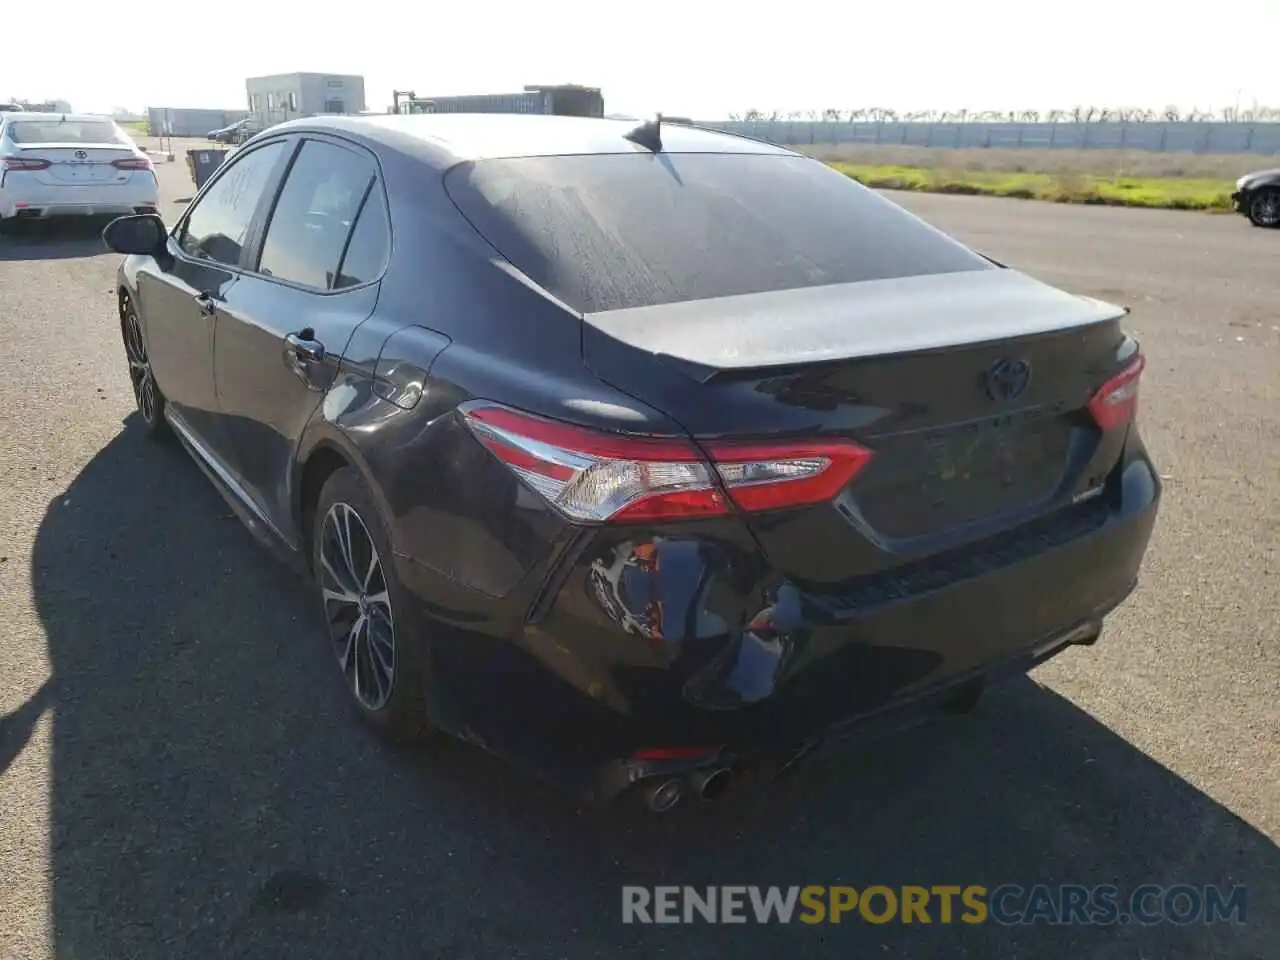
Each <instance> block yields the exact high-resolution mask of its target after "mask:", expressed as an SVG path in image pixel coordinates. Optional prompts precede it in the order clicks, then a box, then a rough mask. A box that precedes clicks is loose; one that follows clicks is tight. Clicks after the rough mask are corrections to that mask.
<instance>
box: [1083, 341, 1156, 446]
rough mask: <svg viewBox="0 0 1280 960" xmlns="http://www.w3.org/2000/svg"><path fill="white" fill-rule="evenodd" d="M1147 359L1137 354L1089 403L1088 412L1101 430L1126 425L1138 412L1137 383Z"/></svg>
mask: <svg viewBox="0 0 1280 960" xmlns="http://www.w3.org/2000/svg"><path fill="white" fill-rule="evenodd" d="M1146 365H1147V358H1146V357H1144V356H1143V355H1142V354H1138V355H1137V356H1136V357H1134V358H1133V360H1131V361H1130V362H1129V364H1128V365H1127V366H1126V367H1125V368H1124V369H1123V370H1121V371H1120V372H1119V373H1118V374H1116V375H1115V376H1114V377H1112V378H1111V379H1110V380H1108V381H1107V382H1106V383H1104V384H1103V385H1102V386H1101V387H1100V388H1099V389H1098V392H1097V393H1095V394H1094V395H1093V399H1092V400H1090V401H1089V412H1090V413H1091V414H1093V419H1094V421H1095V422H1096V423H1097V424H1098V426H1099V427H1101V428H1102V429H1103V430H1110V429H1111V428H1112V427H1118V426H1120V425H1121V424H1124V423H1128V422H1129V421H1130V420H1132V419H1133V418H1134V416H1135V415H1136V414H1137V412H1138V383H1139V381H1140V380H1141V379H1142V370H1143V368H1144V367H1146Z"/></svg>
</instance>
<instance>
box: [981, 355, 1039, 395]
mask: <svg viewBox="0 0 1280 960" xmlns="http://www.w3.org/2000/svg"><path fill="white" fill-rule="evenodd" d="M1030 382H1031V364H1029V363H1027V361H1025V360H1010V359H1008V358H1006V359H1004V360H997V361H996V362H995V363H993V364H992V365H991V366H990V368H988V370H987V396H989V397H990V398H991V399H992V400H1012V399H1014V398H1015V397H1018V396H1021V394H1022V392H1023V391H1024V390H1026V389H1027V384H1029V383H1030Z"/></svg>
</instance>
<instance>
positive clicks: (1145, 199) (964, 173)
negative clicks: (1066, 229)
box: [831, 161, 1233, 210]
mask: <svg viewBox="0 0 1280 960" xmlns="http://www.w3.org/2000/svg"><path fill="white" fill-rule="evenodd" d="M831 166H832V167H834V168H835V169H836V170H839V171H840V172H841V173H843V174H844V175H845V176H847V177H852V178H853V179H854V180H857V181H858V182H859V183H861V184H864V185H865V186H868V187H875V188H877V189H881V190H916V191H921V192H924V193H959V194H968V195H972V196H985V197H1013V198H1015V199H1019V200H1047V201H1049V202H1052V203H1092V204H1103V205H1106V206H1114V207H1150V208H1155V209H1164V210H1230V209H1231V191H1232V189H1233V185H1232V184H1231V183H1230V182H1228V181H1223V180H1218V179H1216V178H1197V177H1104V176H1097V175H1091V174H1079V173H1014V172H1003V171H991V170H947V169H934V168H928V167H908V166H898V165H894V164H859V163H843V162H840V161H832V162H831Z"/></svg>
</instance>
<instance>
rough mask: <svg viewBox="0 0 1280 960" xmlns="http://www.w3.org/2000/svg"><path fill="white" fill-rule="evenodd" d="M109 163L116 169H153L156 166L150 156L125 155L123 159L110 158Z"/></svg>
mask: <svg viewBox="0 0 1280 960" xmlns="http://www.w3.org/2000/svg"><path fill="white" fill-rule="evenodd" d="M111 165H112V166H113V167H115V168H116V169H117V170H154V169H155V168H156V167H155V164H154V163H152V162H151V158H150V157H126V158H124V159H123V160H112V161H111Z"/></svg>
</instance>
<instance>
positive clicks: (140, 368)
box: [120, 293, 173, 441]
mask: <svg viewBox="0 0 1280 960" xmlns="http://www.w3.org/2000/svg"><path fill="white" fill-rule="evenodd" d="M120 337H121V339H122V340H123V341H124V355H125V361H126V362H127V363H128V364H129V382H130V383H131V384H132V386H133V399H134V403H135V404H136V405H137V408H138V417H139V418H140V419H141V421H142V429H143V432H144V433H145V434H146V435H147V438H148V439H150V440H157V441H160V440H164V441H167V440H168V439H169V438H171V437H172V436H173V431H172V429H171V428H170V427H169V421H168V420H166V419H165V416H164V408H165V399H164V394H163V393H161V392H160V387H159V385H158V384H157V383H156V378H155V374H154V372H153V371H152V369H151V359H150V357H148V356H147V342H146V338H145V337H144V336H143V335H142V321H141V319H140V318H139V317H138V311H137V309H136V308H135V307H134V303H133V298H132V297H130V296H129V295H128V294H127V293H126V294H123V295H122V296H121V297H120Z"/></svg>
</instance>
